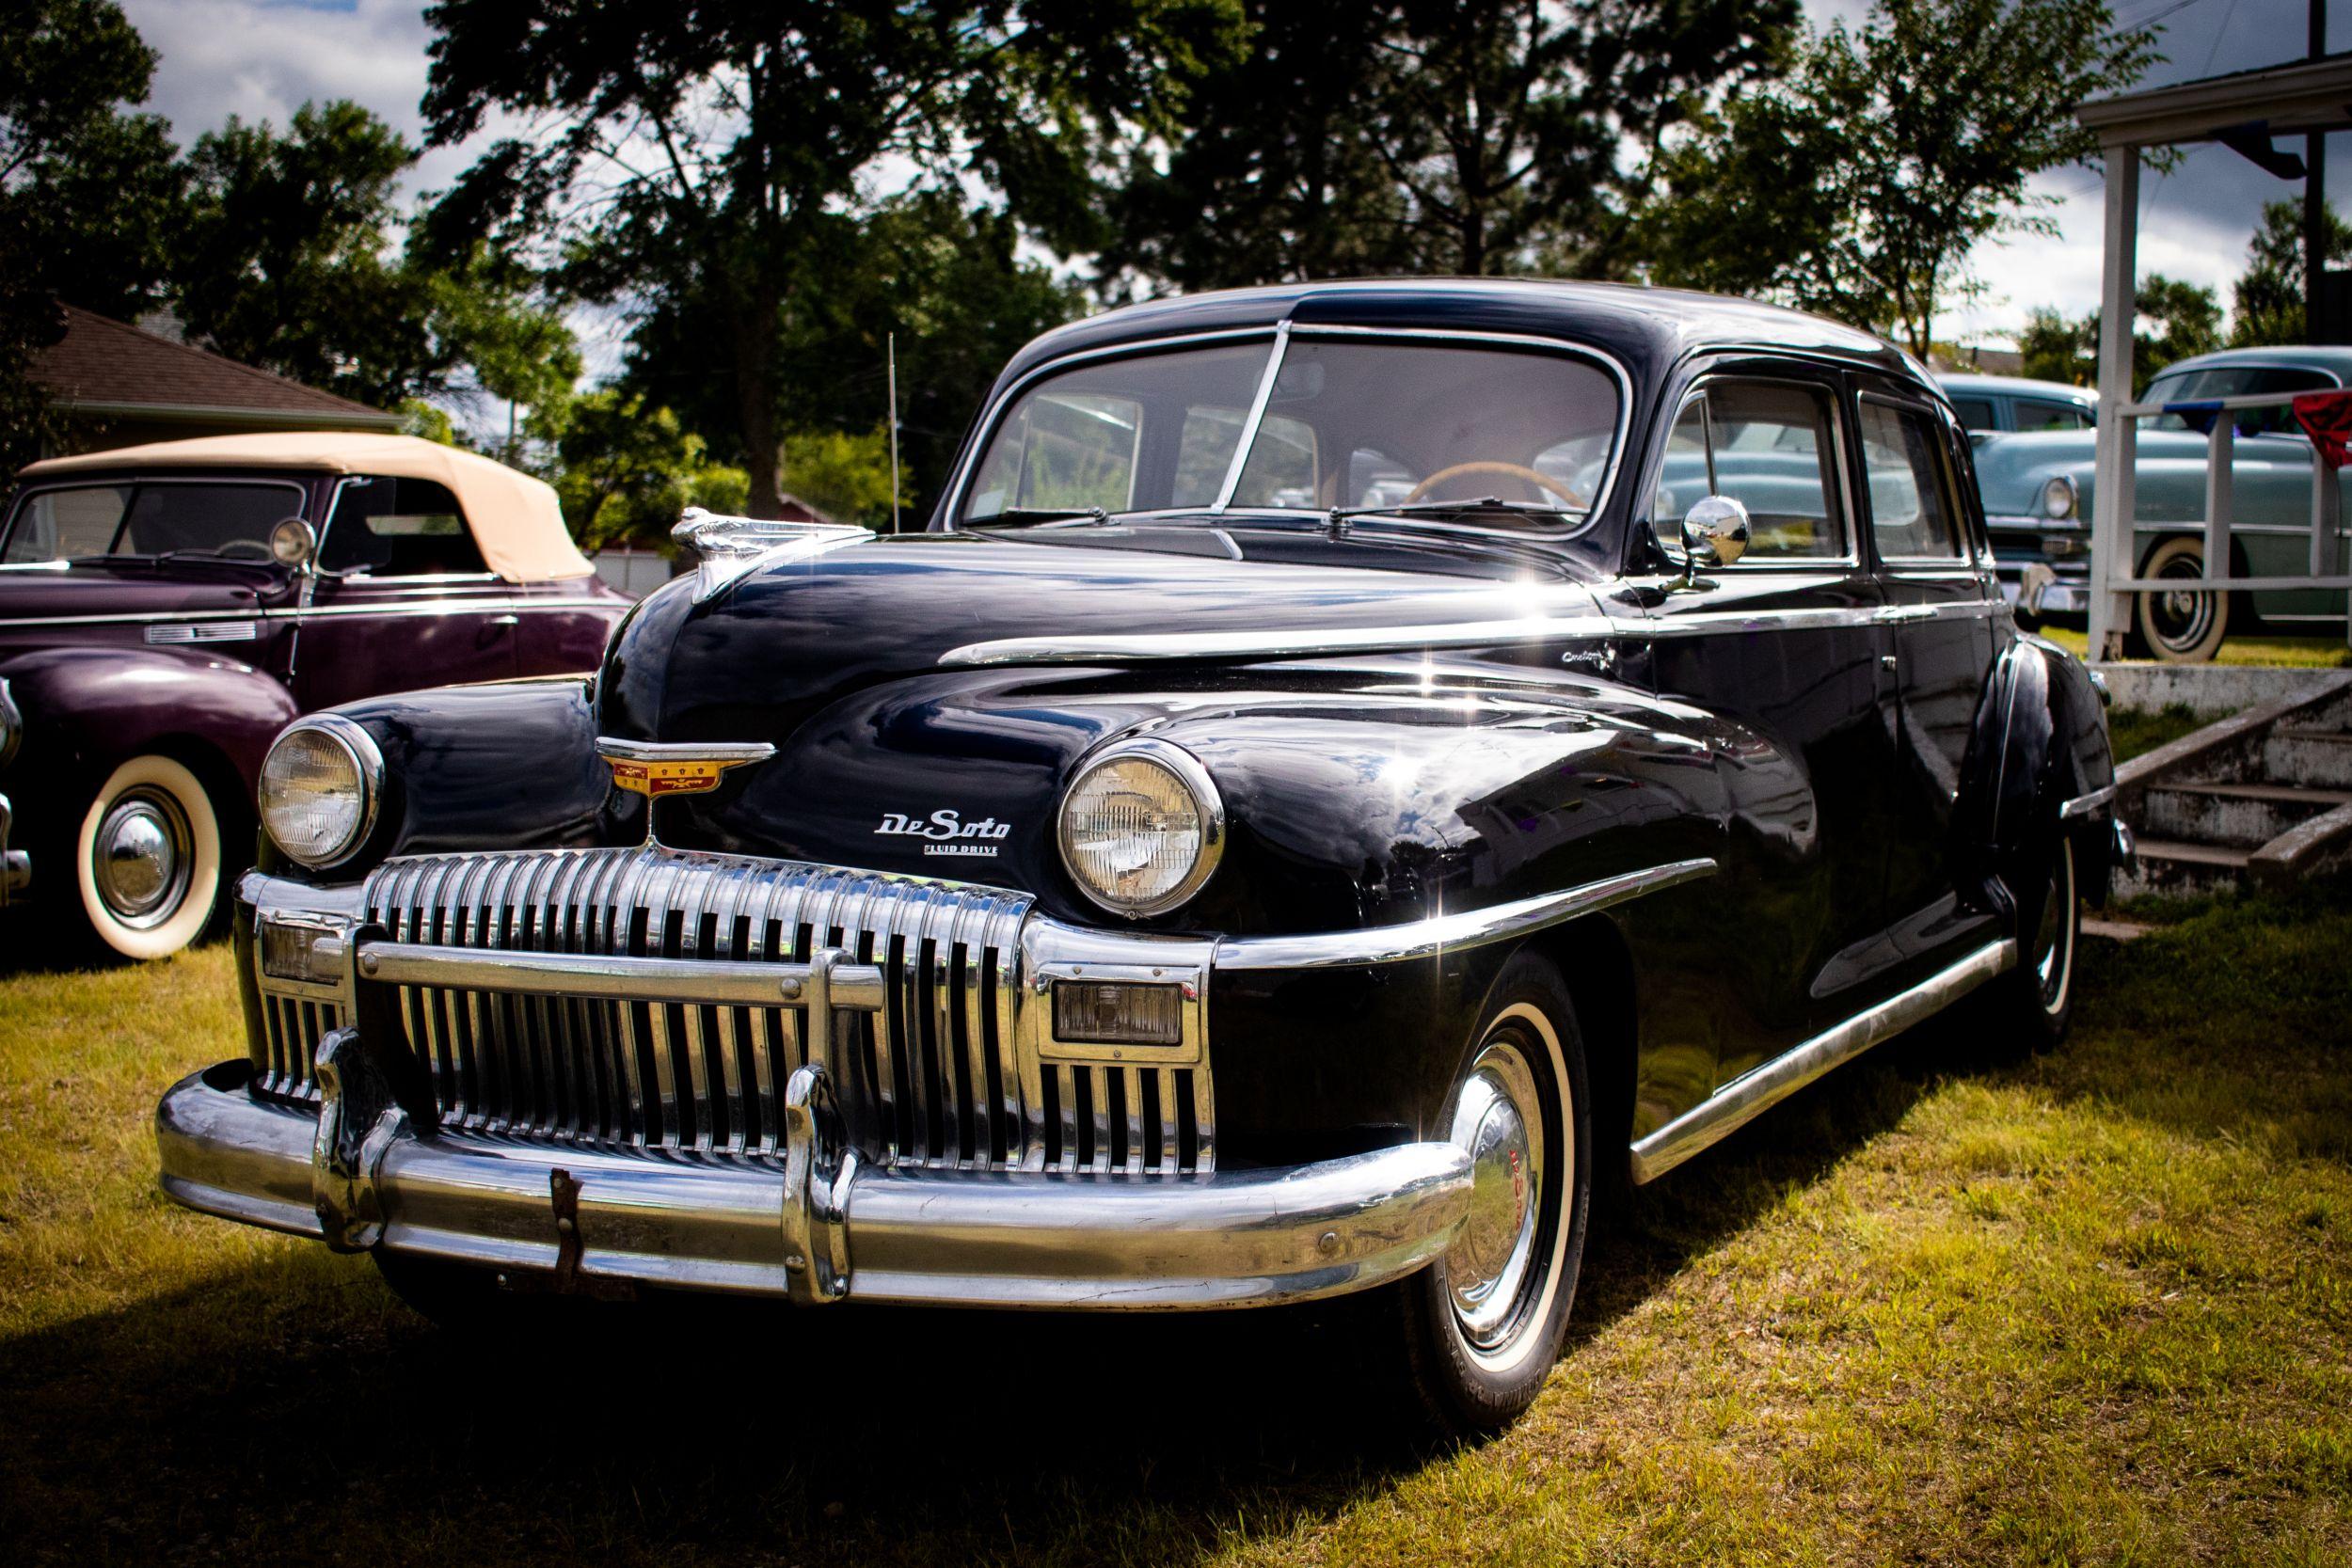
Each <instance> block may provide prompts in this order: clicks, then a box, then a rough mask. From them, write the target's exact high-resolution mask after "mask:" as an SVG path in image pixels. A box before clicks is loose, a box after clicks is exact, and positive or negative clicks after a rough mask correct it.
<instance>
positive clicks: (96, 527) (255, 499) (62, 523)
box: [0, 481, 302, 565]
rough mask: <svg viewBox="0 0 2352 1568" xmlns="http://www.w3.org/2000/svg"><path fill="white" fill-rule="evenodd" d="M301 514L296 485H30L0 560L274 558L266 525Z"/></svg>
mask: <svg viewBox="0 0 2352 1568" xmlns="http://www.w3.org/2000/svg"><path fill="white" fill-rule="evenodd" d="M300 515H302V488H301V486H299V485H296V484H278V483H210V482H206V481H185V482H181V481H171V482H166V481H152V482H147V483H135V484H105V485H75V486H72V487H71V488H66V489H56V490H38V491H35V492H34V493H32V494H31V495H29V496H27V497H25V498H24V501H23V502H22V503H21V504H20V505H19V506H18V507H17V510H16V515H15V516H13V517H12V518H11V519H10V520H9V523H8V543H7V544H6V545H5V546H0V562H5V563H6V564H8V565H24V564H26V563H28V562H42V561H66V560H71V559H72V558H74V557H76V556H93V555H108V554H112V555H215V556H220V557H222V558H224V559H227V560H232V561H261V562H266V561H270V560H272V559H274V558H273V557H272V555H271V553H270V546H269V536H270V531H271V530H273V529H275V528H276V527H277V526H278V524H279V523H280V522H282V521H283V520H284V519H286V518H288V517H299V516H300Z"/></svg>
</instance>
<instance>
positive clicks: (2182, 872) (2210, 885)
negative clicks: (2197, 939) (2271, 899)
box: [2115, 838, 2252, 898]
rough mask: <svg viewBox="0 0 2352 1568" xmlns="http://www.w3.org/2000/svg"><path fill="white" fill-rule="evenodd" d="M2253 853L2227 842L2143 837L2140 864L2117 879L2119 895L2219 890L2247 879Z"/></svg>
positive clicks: (2173, 894)
mask: <svg viewBox="0 0 2352 1568" xmlns="http://www.w3.org/2000/svg"><path fill="white" fill-rule="evenodd" d="M2251 855H2252V851H2251V850H2247V849H2238V848H2233V847H2229V846H2227V845H2218V844H2192V843H2189V842H2188V841H2186V840H2185V839H2163V838H2143V839H2141V840H2140V841H2139V865H2138V867H2137V870H2135V871H2134V872H2132V873H2131V874H2130V875H2128V876H2124V877H2119V878H2118V879H2116V887H2115V892H2116V895H2117V896H2118V897H2123V898H2129V897H2135V896H2137V895H2140V894H2143V893H2160V894H2164V895H2168V896H2179V895H2186V894H2198V893H2219V892H2222V891H2224V890H2226V889H2230V888H2234V887H2237V886H2239V885H2240V884H2241V883H2242V882H2243V881H2244V880H2245V876H2246V863H2247V861H2248V860H2249V858H2251Z"/></svg>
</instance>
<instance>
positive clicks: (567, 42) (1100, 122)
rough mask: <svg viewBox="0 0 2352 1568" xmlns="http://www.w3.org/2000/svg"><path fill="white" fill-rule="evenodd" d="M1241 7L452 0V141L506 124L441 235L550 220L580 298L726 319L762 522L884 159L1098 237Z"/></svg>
mask: <svg viewBox="0 0 2352 1568" xmlns="http://www.w3.org/2000/svg"><path fill="white" fill-rule="evenodd" d="M1234 4H1235V0H1107V3H1098V4H1084V3H1081V0H966V3H955V0H834V3H817V0H788V3H762V4H750V3H746V0H738V3H721V4H711V5H692V6H681V5H678V4H676V3H675V0H613V3H610V4H605V5H599V6H594V7H584V6H580V5H577V4H575V3H573V0H438V3H437V4H436V5H434V6H433V7H432V8H430V9H429V10H428V11H427V13H426V14H427V18H428V20H429V21H430V23H431V24H432V26H433V28H434V30H435V32H436V34H437V37H436V39H435V40H434V43H433V46H432V54H433V68H432V73H431V78H430V83H429V86H428V87H427V90H426V94H425V101H424V108H425V114H426V119H427V122H428V125H429V128H430V135H431V137H432V139H433V140H434V142H435V143H437V144H447V143H451V142H455V141H459V140H462V139H464V138H465V137H467V136H469V135H472V134H473V133H474V132H475V131H476V130H478V129H479V128H480V127H481V125H482V124H483V122H484V119H485V116H487V115H488V114H489V113H490V112H491V111H492V110H494V109H504V110H508V111H511V112H516V113H520V114H526V115H530V116H532V117H534V118H535V119H536V120H537V121H538V122H539V123H540V124H541V125H544V126H546V127H547V128H548V133H549V134H548V135H547V137H546V138H545V139H541V140H531V141H523V140H514V139H510V140H504V141H501V142H499V143H497V144H496V145H495V146H494V147H493V148H492V149H491V150H489V151H488V152H487V153H485V156H484V157H483V158H482V159H481V161H480V162H478V163H477V164H476V165H475V166H473V167H472V168H471V169H470V170H469V171H468V173H467V174H466V175H465V176H464V177H463V178H462V179H461V180H460V181H459V182H458V184H457V186H456V188H455V189H454V190H453V191H452V192H451V193H449V195H448V197H447V198H445V200H444V201H443V202H442V204H441V207H440V209H439V211H438V213H437V216H436V219H435V223H434V225H433V228H434V230H436V231H437V232H438V233H440V234H442V235H444V236H446V235H450V234H457V235H481V234H486V233H496V232H501V231H502V232H504V233H506V234H508V235H509V236H513V235H515V234H516V233H517V232H518V231H522V230H531V229H532V228H533V227H543V228H544V230H545V231H546V232H548V233H549V234H551V235H552V236H553V239H554V242H555V245H556V247H557V248H558V249H559V250H560V252H561V255H562V261H561V265H560V268H559V271H560V274H561V276H562V277H564V280H565V282H566V284H567V285H568V286H570V287H573V288H576V289H577V290H578V291H579V292H580V294H581V295H582V296H583V297H587V298H591V299H597V300H627V301H628V302H630V303H631V304H632V305H633V306H634V307H636V308H638V309H642V310H644V312H645V313H646V315H647V318H648V320H649V321H658V320H661V319H663V318H666V317H672V316H676V317H684V318H691V319H693V320H695V321H697V322H706V323H717V324H718V325H719V329H718V330H716V331H714V332H710V333H708V334H707V336H705V337H704V338H703V340H702V341H701V344H700V352H701V354H702V356H703V360H704V363H705V364H706V365H707V367H708V372H709V373H712V374H714V375H716V376H718V377H720V378H722V379H723V381H724V382H725V383H726V384H727V387H728V389H729V390H730V392H731V393H732V407H731V409H730V411H729V413H730V417H729V418H728V419H727V420H726V421H725V422H724V424H723V425H713V426H711V427H710V428H712V429H723V430H725V431H726V432H727V433H728V440H727V442H726V445H727V447H728V449H729V451H731V452H732V451H739V452H740V454H741V457H742V461H743V465H744V467H745V468H746V469H747V470H748V472H749V474H750V483H751V500H750V503H749V504H750V505H751V507H752V509H753V510H754V511H755V512H757V513H760V514H762V515H772V514H773V512H774V510H775V508H776V506H777V504H778V483H777V479H778V472H779V468H780V467H781V464H780V449H781V447H782V444H783V442H782V437H783V434H784V432H785V430H786V428H787V401H788V397H789V394H790V390H791V388H794V387H795V386H796V385H801V384H805V383H809V382H814V381H819V380H821V379H822V378H823V377H824V376H826V375H827V374H828V373H829V371H830V367H827V366H824V365H821V364H817V363H811V362H807V361H804V360H803V359H801V358H799V357H798V356H795V355H794V354H793V353H792V348H793V345H794V343H795V341H796V339H798V338H799V337H801V336H802V335H803V334H804V333H805V330H806V328H805V325H804V324H803V319H802V318H803V315H804V313H805V312H806V311H807V310H808V309H810V308H811V306H812V303H813V302H811V301H809V300H808V299H807V298H806V297H805V291H804V286H803V281H802V280H803V278H805V277H808V276H809V275H810V274H811V273H812V272H813V271H815V270H818V268H819V267H820V266H821V264H822V262H823V261H824V259H825V256H826V253H827V252H828V250H829V249H830V248H831V247H833V246H834V245H837V244H838V243H839V241H840V235H841V230H842V227H843V224H844V223H845V222H850V221H853V219H854V217H855V215H856V214H857V213H858V212H859V211H860V209H862V208H863V207H865V206H866V198H867V191H868V187H869V186H870V185H871V184H873V183H874V182H877V181H878V180H880V179H882V178H883V177H884V176H885V175H887V176H889V177H891V178H898V177H901V176H903V177H905V178H907V179H909V180H911V181H912V182H913V183H914V186H916V187H917V188H924V189H932V190H946V189H949V188H952V187H955V186H956V185H957V184H958V183H959V182H961V181H962V180H964V179H965V178H967V177H974V178H977V179H979V180H981V181H984V182H987V183H988V184H989V185H991V186H992V187H993V188H994V189H995V190H996V191H998V192H1001V193H1002V195H1003V198H1004V199H1005V201H1006V203H1007V205H1008V207H1009V210H1011V211H1013V212H1015V213H1017V214H1020V215H1021V216H1022V217H1023V218H1024V219H1025V221H1028V222H1030V223H1032V224H1034V225H1035V226H1036V227H1037V228H1038V229H1039V230H1040V231H1041V232H1044V233H1048V234H1053V235H1057V236H1063V237H1068V236H1072V235H1077V234H1090V233H1094V232H1098V231H1099V224H1100V219H1099V215H1098V214H1097V212H1096V209H1095V206H1094V204H1093V203H1091V202H1090V201H1089V192H1090V186H1089V181H1088V178H1087V177H1088V174H1089V170H1090V168H1091V166H1092V164H1093V162H1094V160H1096V159H1097V158H1098V157H1100V156H1101V155H1102V154H1101V148H1102V146H1103V144H1104V139H1105V138H1106V137H1107V136H1108V135H1111V134H1112V132H1113V131H1115V130H1116V131H1121V132H1126V133H1130V134H1145V133H1149V132H1151V131H1152V130H1155V129H1157V128H1159V127H1160V126H1161V125H1162V124H1164V122H1165V118H1166V112H1167V108H1168V104H1169V103H1170V102H1171V101H1172V100H1173V98H1174V97H1175V96H1176V95H1177V94H1179V93H1180V92H1181V90H1182V86H1183V84H1184V83H1185V82H1186V81H1188V80H1189V79H1191V78H1192V77H1193V76H1194V75H1196V74H1197V73H1198V71H1200V68H1201V66H1202V64H1203V62H1205V61H1208V60H1212V59H1215V58H1217V57H1219V56H1220V55H1222V53H1223V52H1225V51H1226V50H1228V49H1229V48H1230V47H1231V46H1232V42H1233V40H1234V38H1235V36H1236V13H1235V10H1234Z"/></svg>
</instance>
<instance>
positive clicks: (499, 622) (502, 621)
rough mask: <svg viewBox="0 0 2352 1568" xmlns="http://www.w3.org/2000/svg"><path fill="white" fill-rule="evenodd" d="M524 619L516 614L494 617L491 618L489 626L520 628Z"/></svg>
mask: <svg viewBox="0 0 2352 1568" xmlns="http://www.w3.org/2000/svg"><path fill="white" fill-rule="evenodd" d="M522 619H523V618H522V617H521V616H519V615H514V614H507V615H493V616H491V617H490V621H489V624H490V625H491V626H520V625H521V624H522Z"/></svg>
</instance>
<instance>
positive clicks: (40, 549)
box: [0, 484, 131, 566]
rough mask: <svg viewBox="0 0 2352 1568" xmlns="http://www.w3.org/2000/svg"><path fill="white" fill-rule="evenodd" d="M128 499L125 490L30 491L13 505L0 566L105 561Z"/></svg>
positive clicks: (125, 487)
mask: <svg viewBox="0 0 2352 1568" xmlns="http://www.w3.org/2000/svg"><path fill="white" fill-rule="evenodd" d="M129 499H131V487H130V486H129V485H127V484H93V485H87V486H83V487H77V488H75V489H72V490H37V491H35V492H34V493H33V494H31V495H29V496H27V497H25V498H24V500H23V501H22V502H20V503H19V504H18V506H17V509H16V516H15V517H14V519H12V520H11V521H10V522H9V524H8V543H7V544H6V545H5V546H0V565H4V566H23V565H30V564H33V563H35V562H43V561H64V560H67V559H69V558H71V557H73V556H77V555H104V554H105V553H106V551H107V548H108V547H109V546H112V545H113V544H114V540H115V529H116V527H117V526H118V525H119V524H120V523H121V521H122V509H123V506H124V503H126V502H127V501H129Z"/></svg>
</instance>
